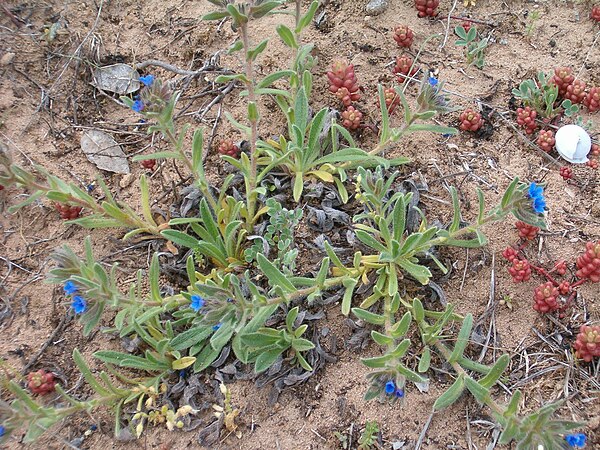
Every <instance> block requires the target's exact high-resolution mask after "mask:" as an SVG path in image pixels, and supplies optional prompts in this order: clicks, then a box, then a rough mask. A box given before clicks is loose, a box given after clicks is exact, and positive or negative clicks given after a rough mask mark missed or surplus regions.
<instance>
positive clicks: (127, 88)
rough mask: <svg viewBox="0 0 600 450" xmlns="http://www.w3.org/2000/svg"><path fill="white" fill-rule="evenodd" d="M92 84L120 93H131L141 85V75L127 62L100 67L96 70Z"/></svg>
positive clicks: (104, 89)
mask: <svg viewBox="0 0 600 450" xmlns="http://www.w3.org/2000/svg"><path fill="white" fill-rule="evenodd" d="M92 84H93V85H94V86H96V87H97V88H99V89H102V90H103V91H108V92H114V93H115V94H119V95H127V94H131V93H132V92H135V91H137V90H138V89H139V88H140V87H141V85H140V75H139V74H138V73H137V72H136V70H135V69H134V68H133V67H131V66H128V65H127V64H112V65H110V66H104V67H99V68H98V69H96V70H95V71H94V81H93V83H92Z"/></svg>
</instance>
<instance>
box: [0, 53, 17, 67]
mask: <svg viewBox="0 0 600 450" xmlns="http://www.w3.org/2000/svg"><path fill="white" fill-rule="evenodd" d="M13 59H15V54H14V53H10V52H9V53H5V54H4V55H2V58H0V66H8V65H9V64H10V63H12V62H13Z"/></svg>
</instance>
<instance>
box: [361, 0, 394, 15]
mask: <svg viewBox="0 0 600 450" xmlns="http://www.w3.org/2000/svg"><path fill="white" fill-rule="evenodd" d="M389 4H390V2H389V0H371V1H370V2H369V3H368V5H367V8H366V11H367V15H369V16H378V15H379V14H381V13H382V12H384V11H385V10H386V9H388V6H389Z"/></svg>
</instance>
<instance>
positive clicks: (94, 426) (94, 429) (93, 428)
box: [90, 424, 98, 431]
mask: <svg viewBox="0 0 600 450" xmlns="http://www.w3.org/2000/svg"><path fill="white" fill-rule="evenodd" d="M97 429H98V425H96V424H93V425H92V426H91V427H90V430H92V431H96V430H97Z"/></svg>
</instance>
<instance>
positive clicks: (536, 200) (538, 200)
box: [527, 183, 546, 214]
mask: <svg viewBox="0 0 600 450" xmlns="http://www.w3.org/2000/svg"><path fill="white" fill-rule="evenodd" d="M527 196H528V197H529V198H530V199H531V200H532V202H531V203H532V206H533V210H534V211H535V212H536V213H538V214H543V213H544V211H545V210H546V199H545V198H544V187H543V186H539V185H537V184H535V183H531V184H530V185H529V189H528V190H527Z"/></svg>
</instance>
